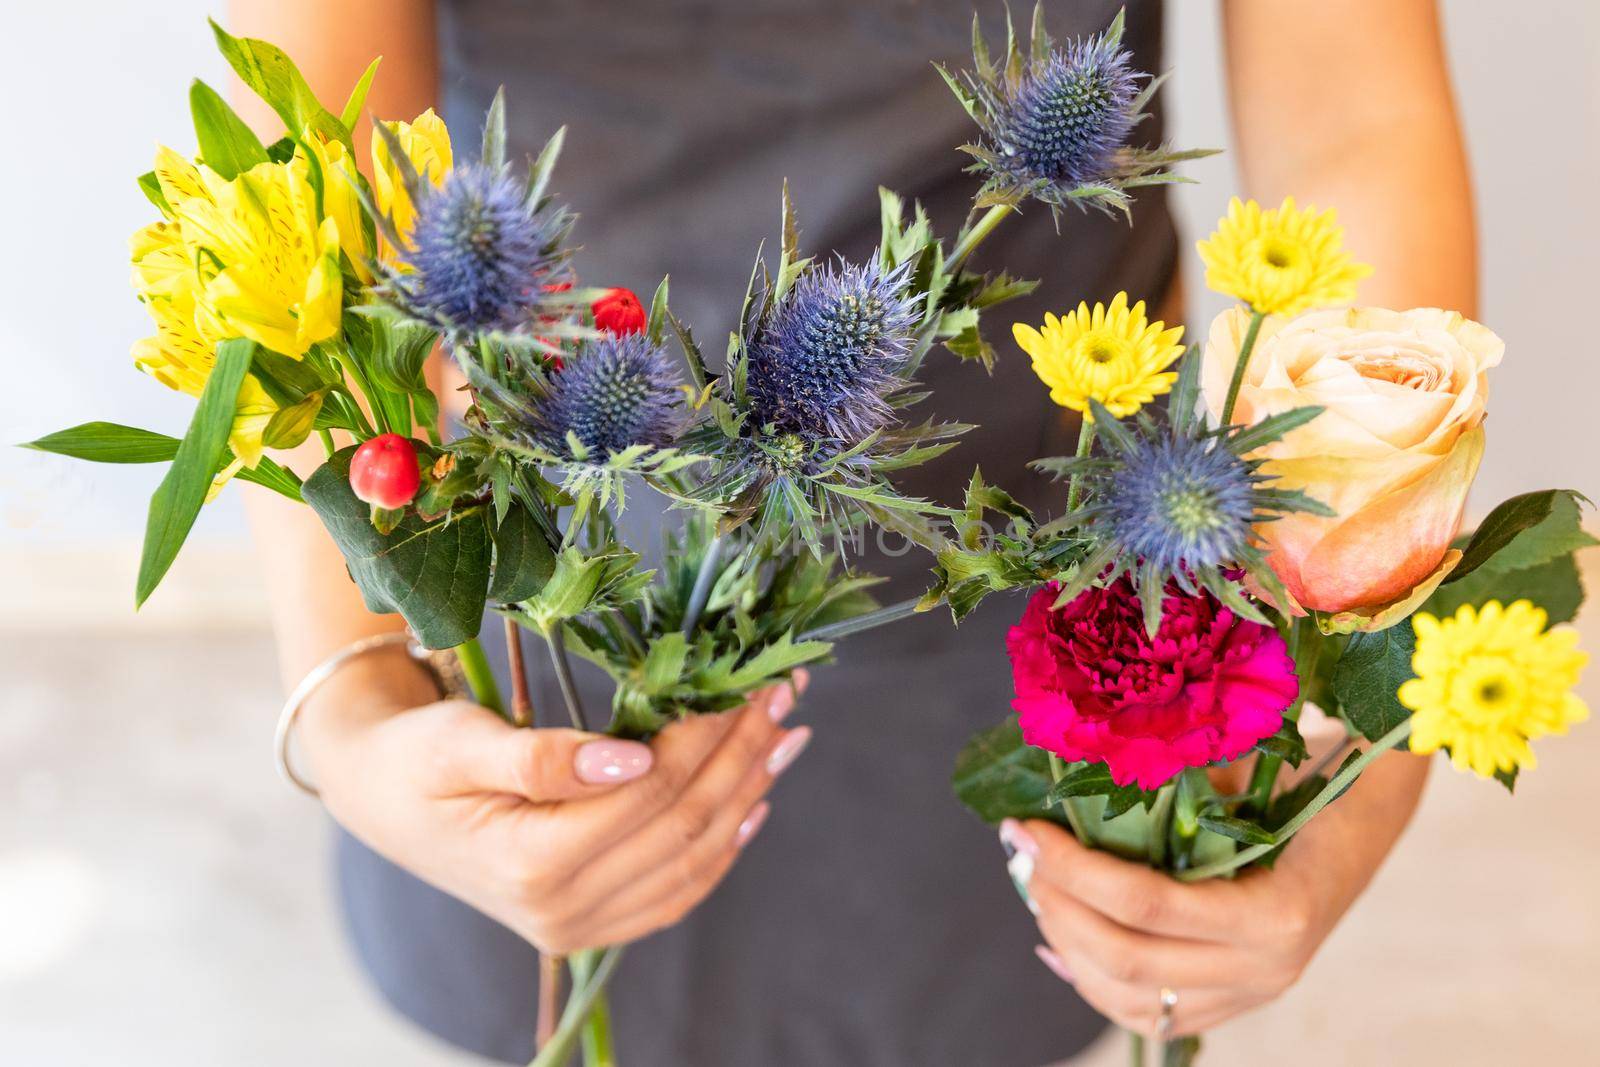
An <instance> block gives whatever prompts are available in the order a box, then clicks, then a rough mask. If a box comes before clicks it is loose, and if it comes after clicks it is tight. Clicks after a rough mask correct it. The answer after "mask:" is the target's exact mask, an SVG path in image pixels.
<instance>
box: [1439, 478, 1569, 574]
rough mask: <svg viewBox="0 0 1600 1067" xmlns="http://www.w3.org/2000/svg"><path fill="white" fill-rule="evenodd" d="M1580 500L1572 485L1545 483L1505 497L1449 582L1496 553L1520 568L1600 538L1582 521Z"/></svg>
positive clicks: (1503, 564)
mask: <svg viewBox="0 0 1600 1067" xmlns="http://www.w3.org/2000/svg"><path fill="white" fill-rule="evenodd" d="M1579 501H1585V502H1587V501H1586V499H1585V498H1584V497H1583V495H1582V494H1580V493H1576V492H1573V491H1572V490H1571V489H1541V490H1539V491H1537V492H1533V493H1523V494H1522V495H1521V496H1514V497H1512V498H1511V499H1510V500H1507V501H1505V502H1504V503H1503V504H1501V505H1500V506H1499V507H1497V508H1495V509H1494V510H1493V511H1491V512H1489V514H1488V516H1487V517H1486V518H1485V519H1484V520H1483V522H1482V523H1481V524H1479V526H1478V528H1477V529H1476V530H1474V531H1473V533H1472V537H1471V538H1470V539H1469V540H1468V541H1467V545H1466V548H1465V549H1464V550H1463V551H1462V555H1461V562H1460V563H1458V564H1456V568H1455V570H1453V571H1451V572H1450V575H1449V577H1447V578H1446V579H1445V580H1444V584H1446V585H1449V584H1453V583H1455V582H1459V581H1461V580H1462V579H1464V578H1466V577H1467V576H1468V575H1470V574H1472V573H1473V572H1474V571H1476V570H1477V569H1478V568H1479V567H1482V566H1484V565H1485V564H1487V563H1488V562H1489V561H1490V560H1491V559H1493V560H1495V561H1496V563H1497V566H1498V567H1499V569H1501V570H1517V569H1521V568H1525V567H1531V566H1536V565H1538V564H1540V563H1545V562H1548V561H1549V560H1551V559H1554V558H1555V557H1557V556H1560V555H1565V554H1567V553H1571V552H1575V551H1577V550H1578V549H1580V548H1586V547H1588V546H1589V545H1593V544H1595V543H1596V542H1595V540H1594V538H1592V537H1590V536H1589V535H1588V534H1587V533H1585V532H1584V531H1583V529H1582V527H1581V526H1580V525H1579V522H1578V519H1579V509H1578V502H1579ZM1508 552H1509V555H1507V554H1506V553H1508Z"/></svg>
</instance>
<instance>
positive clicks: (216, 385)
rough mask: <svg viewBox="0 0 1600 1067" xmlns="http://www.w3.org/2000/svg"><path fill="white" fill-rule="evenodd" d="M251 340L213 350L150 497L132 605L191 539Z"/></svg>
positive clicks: (224, 450)
mask: <svg viewBox="0 0 1600 1067" xmlns="http://www.w3.org/2000/svg"><path fill="white" fill-rule="evenodd" d="M255 347H256V346H255V344H254V342H251V341H246V340H242V339H236V340H231V341H224V342H222V343H221V344H220V345H218V346H217V360H216V364H215V366H213V367H212V369H211V377H210V378H208V379H207V380H206V385H205V389H204V390H203V391H202V392H201V394H200V403H199V404H198V405H196V407H195V411H194V417H193V419H192V420H191V421H190V423H189V430H188V432H187V433H185V434H184V436H183V440H182V441H181V442H179V444H178V448H177V451H176V452H174V453H173V457H172V466H171V467H169V468H167V473H166V476H165V477H164V478H162V479H161V484H160V485H159V486H157V487H156V491H155V495H154V496H152V497H151V498H150V514H149V518H148V520H147V521H146V523H145V531H144V551H143V554H142V555H141V556H140V558H139V578H138V583H137V588H136V590H135V593H134V602H135V603H136V604H143V603H144V602H145V601H146V600H147V599H149V597H150V594H151V593H153V592H155V588H156V586H157V585H158V584H160V582H161V579H162V578H163V577H165V575H166V573H167V569H168V568H169V567H171V566H172V561H173V560H174V559H176V558H177V557H178V550H179V549H180V548H182V547H183V542H184V541H185V540H186V539H187V538H188V536H189V530H190V528H191V527H193V526H194V520H195V519H196V518H197V517H198V516H199V514H200V505H202V504H204V503H205V499H206V493H207V492H208V491H209V490H210V489H211V483H212V479H213V478H214V477H215V476H216V474H217V472H218V471H220V470H221V469H222V466H223V462H224V457H225V456H227V454H228V432H229V431H230V430H231V429H232V428H233V413H234V411H235V409H236V408H237V407H238V403H239V386H240V385H242V384H243V382H244V375H245V371H246V370H247V369H248V368H249V366H250V357H251V354H252V353H253V352H254V350H255Z"/></svg>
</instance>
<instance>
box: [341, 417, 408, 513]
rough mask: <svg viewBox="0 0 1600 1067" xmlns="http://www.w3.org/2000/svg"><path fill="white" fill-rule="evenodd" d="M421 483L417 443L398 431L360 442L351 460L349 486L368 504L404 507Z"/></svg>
mask: <svg viewBox="0 0 1600 1067" xmlns="http://www.w3.org/2000/svg"><path fill="white" fill-rule="evenodd" d="M421 484H422V473H421V471H420V470H419V469H418V467H417V449H416V446H414V445H413V444H412V443H411V442H410V441H408V440H406V439H405V438H404V437H401V436H400V435H399V434H397V433H385V434H379V435H378V436H377V437H374V438H371V439H370V440H367V441H364V442H362V444H361V447H360V448H358V449H356V454H355V455H354V456H353V457H352V458H351V460H350V488H351V490H352V491H353V492H354V493H355V494H356V498H357V499H358V500H362V501H365V502H366V503H368V504H374V505H376V506H378V507H380V508H388V509H391V510H392V509H394V508H403V507H405V506H406V505H407V504H409V503H411V501H412V500H413V499H415V497H416V495H417V488H418V487H419V486H420V485H421Z"/></svg>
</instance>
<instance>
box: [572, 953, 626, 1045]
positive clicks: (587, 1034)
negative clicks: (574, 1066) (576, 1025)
mask: <svg viewBox="0 0 1600 1067" xmlns="http://www.w3.org/2000/svg"><path fill="white" fill-rule="evenodd" d="M599 959H600V953H599V951H597V950H594V949H589V950H587V951H584V952H579V953H577V954H575V955H574V956H573V957H572V961H571V966H572V984H573V985H574V986H576V985H577V984H578V983H580V982H587V981H588V980H589V978H590V976H592V975H593V974H594V968H595V966H596V964H597V963H598V961H599ZM582 1037H583V1062H584V1065H585V1067H616V1065H617V1052H616V1048H615V1046H614V1045H613V1044H612V1040H611V1005H610V1003H609V999H608V998H607V996H606V991H605V990H604V989H600V990H598V991H596V993H595V996H594V1007H592V1008H590V1009H589V1017H588V1018H587V1019H586V1020H584V1024H583V1035H582Z"/></svg>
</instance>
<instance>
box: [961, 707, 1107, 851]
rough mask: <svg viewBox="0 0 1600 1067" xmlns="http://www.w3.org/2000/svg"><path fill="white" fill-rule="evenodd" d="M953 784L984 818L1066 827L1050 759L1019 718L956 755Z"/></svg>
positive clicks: (982, 735) (963, 800) (981, 735)
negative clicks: (1054, 795)
mask: <svg viewBox="0 0 1600 1067" xmlns="http://www.w3.org/2000/svg"><path fill="white" fill-rule="evenodd" d="M1101 769H1102V770H1103V769H1104V768H1101ZM1107 780H1108V781H1109V776H1108V778H1107ZM950 784H951V785H952V786H953V787H954V789H955V793H956V797H957V798H958V799H959V800H960V801H961V803H963V804H965V805H966V806H967V807H968V808H969V809H971V810H972V812H973V814H975V815H977V816H978V818H980V819H982V820H983V821H984V822H987V823H998V822H1000V821H1001V820H1002V819H1007V818H1011V819H1050V820H1052V821H1054V822H1057V823H1060V824H1061V825H1063V826H1066V825H1067V820H1066V817H1065V816H1064V815H1063V814H1062V811H1061V808H1060V806H1059V805H1056V804H1052V803H1051V801H1050V793H1051V790H1052V789H1053V788H1054V785H1055V783H1054V781H1053V780H1052V778H1051V775H1050V757H1049V755H1048V754H1047V753H1045V751H1044V750H1043V749H1038V748H1034V747H1032V746H1030V745H1028V744H1027V743H1025V742H1024V741H1023V740H1022V729H1021V727H1019V726H1018V725H1017V722H1016V719H1015V718H1012V717H1008V718H1007V719H1006V721H1005V722H1002V723H1000V724H999V725H998V726H993V727H990V728H989V729H987V730H984V731H982V732H981V733H978V734H974V735H973V737H972V739H971V740H969V741H968V742H967V744H966V747H964V748H963V749H962V750H961V754H960V756H958V757H957V758H956V766H955V772H954V773H953V774H952V775H951V778H950Z"/></svg>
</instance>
